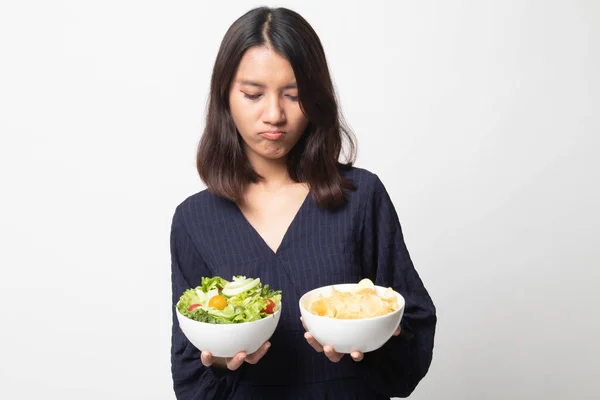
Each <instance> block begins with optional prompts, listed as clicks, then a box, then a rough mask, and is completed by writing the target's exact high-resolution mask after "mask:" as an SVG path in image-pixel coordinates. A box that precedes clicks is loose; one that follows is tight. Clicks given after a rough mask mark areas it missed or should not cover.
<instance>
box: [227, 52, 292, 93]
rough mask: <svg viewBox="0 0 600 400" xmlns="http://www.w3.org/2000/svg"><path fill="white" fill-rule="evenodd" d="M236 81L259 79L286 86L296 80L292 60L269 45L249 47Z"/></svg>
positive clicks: (267, 83)
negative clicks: (268, 46)
mask: <svg viewBox="0 0 600 400" xmlns="http://www.w3.org/2000/svg"><path fill="white" fill-rule="evenodd" d="M235 79H236V81H238V83H239V81H242V80H249V81H257V82H260V83H262V84H265V85H267V86H285V85H288V84H290V83H293V82H295V76H294V70H293V69H292V65H291V64H290V62H289V61H288V60H287V59H285V58H284V57H282V56H281V55H279V54H278V53H276V52H275V51H273V50H271V49H270V48H267V47H262V46H261V47H252V48H250V49H248V50H247V51H246V52H245V53H244V55H243V56H242V59H241V61H240V65H239V67H238V70H237V72H236V76H235Z"/></svg>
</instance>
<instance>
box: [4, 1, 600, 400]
mask: <svg viewBox="0 0 600 400" xmlns="http://www.w3.org/2000/svg"><path fill="white" fill-rule="evenodd" d="M256 5H259V4H258V3H254V2H249V1H223V2H214V3H212V2H211V3H208V2H204V1H162V2H158V1H121V0H120V1H107V0H104V1H95V2H93V1H54V2H50V1H18V2H17V1H13V2H10V1H3V2H2V5H1V6H0V133H1V139H0V178H1V180H0V185H1V186H0V187H1V188H2V189H1V190H2V195H1V197H0V202H1V207H0V235H1V237H0V239H1V243H2V245H1V250H0V310H1V313H2V314H1V317H2V319H1V321H2V322H1V327H2V328H1V329H0V382H2V383H1V384H0V398H2V399H38V398H52V399H173V398H174V396H173V394H172V389H171V385H172V383H171V377H170V361H169V346H170V344H169V338H170V318H171V315H170V295H171V294H170V259H169V229H170V222H171V217H172V214H173V211H174V209H175V207H176V205H177V204H179V203H180V202H181V201H182V200H183V199H184V198H186V197H187V196H188V195H190V194H192V193H195V192H197V191H199V190H201V189H202V188H203V186H202V185H201V182H200V180H199V178H198V177H197V175H196V172H195V158H194V157H195V149H196V145H197V142H198V139H199V136H200V133H201V131H202V127H203V116H204V108H205V104H206V98H207V93H208V84H209V80H210V73H211V69H212V64H213V62H214V59H215V56H216V53H217V49H218V46H219V44H220V40H221V39H222V37H223V34H224V33H225V31H226V29H227V28H228V27H229V25H230V24H231V23H232V22H233V21H234V20H235V19H236V18H237V17H239V16H240V15H242V14H243V13H244V12H246V11H247V10H249V9H250V8H252V7H254V6H256ZM279 5H284V6H288V7H291V8H293V9H295V10H296V11H298V12H300V13H301V14H302V15H303V16H304V17H305V18H306V19H307V20H308V21H309V22H310V23H311V24H312V25H313V27H314V28H315V30H316V31H317V33H318V34H319V35H320V37H321V39H322V41H323V44H324V46H325V50H326V53H327V56H328V59H329V62H330V68H331V71H332V74H333V77H334V79H335V84H336V87H337V89H338V94H339V96H340V99H341V105H342V107H343V110H344V114H345V116H346V118H347V120H348V122H349V123H350V125H351V126H352V128H353V129H354V131H355V133H356V135H357V137H358V140H359V158H358V162H357V165H358V166H360V167H364V168H367V169H369V170H371V171H373V172H375V173H377V174H378V175H379V176H380V177H381V179H382V180H383V182H384V184H385V185H386V187H387V188H388V190H389V192H390V193H391V195H392V198H393V200H394V203H395V205H396V207H397V209H398V213H399V215H400V219H401V222H402V225H403V227H404V231H405V236H406V241H407V244H408V246H409V249H410V251H411V255H412V257H413V259H414V262H415V265H416V267H417V269H418V271H419V272H420V274H421V276H422V278H423V280H424V282H425V284H426V286H427V288H428V289H429V291H430V293H431V295H432V297H433V299H434V301H435V304H436V305H437V307H438V313H439V325H438V330H437V337H436V347H435V355H434V361H433V364H432V366H431V370H430V372H429V374H428V375H427V377H426V378H425V379H424V380H423V381H422V383H421V384H420V385H419V387H418V388H417V390H416V391H415V393H414V395H413V396H412V398H414V399H474V400H475V399H592V398H598V397H597V396H598V393H600V383H599V379H598V375H599V374H600V362H599V359H600V350H599V346H598V344H597V340H598V338H599V337H600V324H599V322H598V311H597V307H596V306H597V304H598V297H599V296H598V294H597V289H596V288H597V287H598V285H599V284H600V283H599V278H600V273H599V270H600V268H599V267H600V251H599V246H598V238H599V234H600V229H599V225H600V218H599V213H598V209H597V207H598V203H599V201H600V195H599V190H598V182H599V181H600V163H599V162H598V159H597V155H596V154H597V153H598V151H599V150H600V147H599V145H600V139H599V135H600V123H599V119H598V113H599V110H600V95H599V91H600V79H599V72H598V71H600V57H599V49H600V40H599V39H600V27H599V26H600V25H599V24H600V5H599V2H597V1H592V0H590V1H567V0H565V1H541V0H540V1H523V0H520V1H519V0H511V1H507V0H504V1H495V2H492V1H477V0H472V1H464V0H463V1H435V2H432V1H400V2H392V1H389V2H384V1H375V0H371V1H368V2H352V1H345V2H335V4H334V3H333V2H325V1H322V0H320V1H282V2H280V3H279Z"/></svg>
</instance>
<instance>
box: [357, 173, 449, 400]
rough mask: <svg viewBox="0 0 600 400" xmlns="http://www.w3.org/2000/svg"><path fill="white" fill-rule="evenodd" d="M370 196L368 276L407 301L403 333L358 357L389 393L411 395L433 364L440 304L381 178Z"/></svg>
mask: <svg viewBox="0 0 600 400" xmlns="http://www.w3.org/2000/svg"><path fill="white" fill-rule="evenodd" d="M375 178H376V179H375V184H374V188H373V190H372V191H371V193H372V197H371V198H370V199H369V200H368V201H367V204H366V210H365V211H366V212H365V219H364V226H363V232H362V235H363V237H362V246H363V248H362V262H363V267H364V269H365V270H364V273H365V276H366V277H369V278H371V279H372V280H374V281H375V284H376V285H379V286H385V287H389V286H391V287H392V288H393V289H394V290H396V291H397V292H398V293H400V294H401V295H402V296H403V297H404V299H405V301H406V304H405V309H404V315H403V317H402V321H401V322H400V326H401V333H400V335H399V336H392V338H391V339H390V340H389V341H388V342H387V343H386V344H385V345H384V346H383V347H381V348H380V349H378V350H375V351H373V352H369V353H365V354H364V359H363V360H362V361H361V362H359V363H358V364H360V366H361V369H362V370H363V372H364V376H365V379H366V380H367V382H368V383H369V385H370V386H371V387H372V388H373V390H375V391H376V392H379V393H381V394H382V395H384V396H387V397H408V396H409V395H410V394H411V393H412V392H413V390H414V389H415V387H416V386H417V384H418V383H419V381H420V380H421V379H422V378H423V377H424V376H425V374H426V373H427V371H428V369H429V365H430V364H431V359H432V355H433V341H434V334H435V325H436V321H437V318H436V310H435V306H434V305H433V302H432V300H431V298H430V296H429V294H428V293H427V290H426V289H425V287H424V285H423V282H422V281H421V279H420V277H419V275H418V273H417V271H416V270H415V268H414V266H413V263H412V261H411V259H410V255H409V253H408V250H407V248H406V245H405V243H404V238H403V235H402V229H401V227H400V222H399V220H398V215H397V213H396V210H395V209H394V205H393V204H392V201H391V199H390V197H389V195H388V193H387V191H386V189H385V187H384V185H383V183H382V182H381V181H380V180H379V178H377V177H375Z"/></svg>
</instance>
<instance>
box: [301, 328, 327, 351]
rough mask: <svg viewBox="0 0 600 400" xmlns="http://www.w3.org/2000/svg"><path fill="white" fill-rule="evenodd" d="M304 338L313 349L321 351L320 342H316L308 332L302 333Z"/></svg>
mask: <svg viewBox="0 0 600 400" xmlns="http://www.w3.org/2000/svg"><path fill="white" fill-rule="evenodd" d="M304 338H305V339H306V341H307V342H308V344H310V345H311V346H312V348H313V349H315V350H316V351H318V352H319V353H322V352H323V346H321V344H320V343H319V342H317V340H316V339H315V338H314V337H313V335H311V334H310V333H309V332H306V333H305V334H304Z"/></svg>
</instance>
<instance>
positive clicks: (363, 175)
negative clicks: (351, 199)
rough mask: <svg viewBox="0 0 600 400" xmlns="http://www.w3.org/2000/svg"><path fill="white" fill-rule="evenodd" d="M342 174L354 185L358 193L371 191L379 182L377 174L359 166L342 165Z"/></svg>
mask: <svg viewBox="0 0 600 400" xmlns="http://www.w3.org/2000/svg"><path fill="white" fill-rule="evenodd" d="M340 172H341V174H342V176H343V177H344V178H346V179H349V180H351V181H352V183H354V185H355V186H356V191H357V192H359V193H364V192H372V191H373V190H375V189H376V187H377V186H378V185H379V184H381V181H380V180H379V177H378V176H377V174H375V173H373V172H371V171H369V170H367V169H365V168H359V167H354V166H352V167H342V168H341V170H340Z"/></svg>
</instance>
